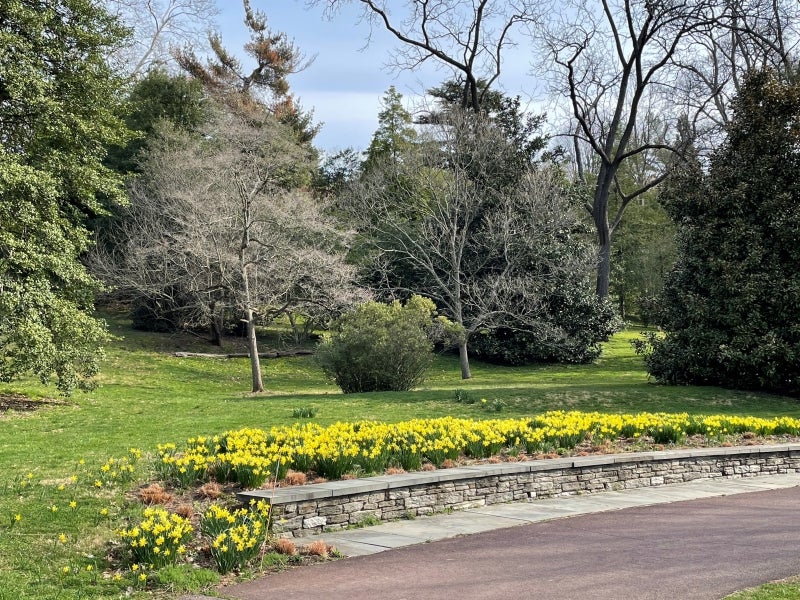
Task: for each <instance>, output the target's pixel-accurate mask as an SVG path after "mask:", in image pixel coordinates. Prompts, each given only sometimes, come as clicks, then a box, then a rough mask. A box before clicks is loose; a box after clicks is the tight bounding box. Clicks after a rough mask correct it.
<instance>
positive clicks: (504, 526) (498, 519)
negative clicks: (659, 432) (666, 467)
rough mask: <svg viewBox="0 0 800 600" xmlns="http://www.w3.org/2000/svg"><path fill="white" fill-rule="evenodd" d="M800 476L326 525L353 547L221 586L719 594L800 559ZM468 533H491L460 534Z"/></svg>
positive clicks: (263, 590) (339, 541)
mask: <svg viewBox="0 0 800 600" xmlns="http://www.w3.org/2000/svg"><path fill="white" fill-rule="evenodd" d="M798 486H800V474H789V475H774V476H764V477H758V478H747V479H727V480H697V481H693V482H691V483H686V484H679V485H670V486H662V487H655V488H640V489H634V490H624V491H619V492H602V493H597V494H591V495H584V496H569V497H562V498H553V499H548V500H538V501H534V502H527V503H512V504H501V505H493V506H487V507H482V508H477V509H470V510H466V511H461V512H454V513H452V514H440V515H434V516H431V517H422V518H418V519H415V520H410V521H397V522H393V523H387V524H384V525H377V526H373V527H368V528H364V529H354V530H347V531H342V532H336V533H328V534H324V535H322V536H314V537H309V538H303V541H304V542H308V541H313V540H314V539H323V540H325V542H327V543H328V544H333V545H334V546H336V547H337V548H338V549H339V550H340V551H341V552H343V553H344V554H345V555H347V556H348V557H355V558H348V559H347V560H343V561H336V562H332V563H323V564H319V565H315V566H312V567H305V568H301V569H292V570H288V571H285V572H283V573H279V574H275V575H270V576H268V577H265V578H263V579H259V580H255V581H252V582H248V583H244V584H240V585H235V586H230V587H226V588H222V589H221V590H220V591H219V593H220V595H221V596H222V597H225V598H231V599H236V600H257V599H267V598H281V599H282V600H288V599H291V598H309V599H312V598H337V597H341V598H347V599H348V600H358V599H360V598H364V599H367V598H369V599H387V600H388V599H397V600H400V599H406V598H408V599H411V598H415V599H427V598H431V599H435V598H445V597H448V596H450V597H452V596H458V597H459V600H469V599H471V598H475V599H480V600H486V599H491V598H505V599H507V598H547V599H550V600H557V599H564V600H572V599H574V598H580V597H584V598H593V599H596V600H603V599H607V600H611V599H616V598H620V599H622V598H626V599H628V598H632V599H636V600H644V599H650V598H652V599H661V598H664V599H675V598H681V599H683V600H689V599H695V598H696V599H698V600H699V599H709V600H710V599H715V598H720V597H722V596H724V595H725V594H727V593H729V592H731V591H734V590H736V589H741V588H742V587H747V586H749V585H757V584H759V583H763V582H766V581H770V580H772V579H777V578H780V577H785V576H789V575H792V574H797V573H800V510H798V509H800V488H799V487H798ZM678 502H679V503H680V504H675V503H678ZM620 509H625V510H620ZM564 517H575V518H571V519H564ZM520 525H522V527H517V526H520ZM466 534H482V535H470V536H467V537H458V536H464V535H466ZM437 540H440V541H437ZM425 542H436V543H427V544H426V543H425ZM420 544H424V545H420ZM390 549H391V550H393V551H392V552H385V551H386V550H390ZM371 555H374V556H371ZM201 598H203V597H198V596H193V597H185V598H184V600H200V599H201Z"/></svg>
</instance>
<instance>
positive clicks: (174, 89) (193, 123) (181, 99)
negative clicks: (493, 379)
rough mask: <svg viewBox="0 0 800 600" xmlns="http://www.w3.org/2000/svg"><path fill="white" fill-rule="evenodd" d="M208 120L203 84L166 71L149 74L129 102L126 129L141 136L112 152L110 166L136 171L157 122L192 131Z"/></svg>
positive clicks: (157, 70) (158, 70) (109, 159)
mask: <svg viewBox="0 0 800 600" xmlns="http://www.w3.org/2000/svg"><path fill="white" fill-rule="evenodd" d="M208 118H209V114H208V108H207V104H206V102H205V101H204V93H203V88H202V86H201V85H200V82H199V81H197V80H195V79H190V78H189V77H186V76H182V75H171V74H169V73H168V72H167V71H165V70H163V69H154V70H152V71H149V72H148V73H147V75H145V77H144V78H143V79H141V80H139V81H137V82H136V84H135V85H134V87H133V89H132V90H131V92H130V94H129V96H128V99H127V114H126V118H125V122H126V124H127V126H128V127H129V128H130V129H131V130H133V131H137V132H139V134H140V135H139V136H138V137H137V138H135V139H133V140H131V141H130V142H129V143H128V144H126V145H125V146H123V147H121V148H114V149H112V151H111V152H110V155H109V158H108V160H107V161H106V163H107V164H109V165H110V166H112V167H113V168H114V169H116V170H117V171H119V172H121V173H124V172H127V171H137V170H138V165H137V164H136V157H137V154H139V152H141V151H142V149H143V148H145V146H146V144H147V138H148V137H149V136H150V135H152V134H153V133H154V130H155V128H156V125H157V123H159V122H160V121H167V122H169V123H171V124H172V125H173V126H174V127H175V128H177V129H181V130H185V131H193V130H195V129H196V128H197V127H199V126H200V125H201V124H203V123H205V122H206V121H207V120H208Z"/></svg>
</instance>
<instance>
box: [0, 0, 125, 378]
mask: <svg viewBox="0 0 800 600" xmlns="http://www.w3.org/2000/svg"><path fill="white" fill-rule="evenodd" d="M123 35H124V31H122V30H121V29H119V27H118V26H117V25H116V23H115V22H114V21H113V20H112V19H111V18H110V17H109V16H108V15H107V14H106V13H105V12H104V11H103V10H101V9H100V8H98V6H97V4H96V3H93V2H87V1H85V0H58V1H53V2H30V1H27V0H7V1H6V2H4V3H3V9H2V11H0V139H2V142H3V143H2V146H0V380H2V381H10V380H12V379H13V378H15V377H17V376H20V375H23V374H29V373H30V374H35V375H37V376H39V377H40V378H41V379H42V381H45V382H47V381H48V380H49V379H50V378H51V377H53V376H55V377H56V379H57V382H56V383H57V386H58V388H59V389H60V390H61V391H62V392H64V393H69V392H70V391H72V390H73V389H74V388H75V387H88V386H89V385H90V379H91V376H92V375H94V374H95V373H96V371H97V369H98V365H99V360H100V358H101V355H102V353H101V350H100V344H101V343H102V342H103V341H105V340H106V339H107V332H106V328H105V325H104V324H103V323H102V322H101V321H99V320H97V319H95V318H94V317H93V316H92V310H93V300H94V294H95V292H96V291H97V290H98V288H99V284H98V282H97V281H96V280H95V279H93V278H92V277H91V276H90V275H89V274H88V273H87V272H86V270H85V269H84V267H83V266H82V265H81V263H80V261H79V258H80V256H81V255H82V254H83V253H84V252H85V251H86V250H87V249H88V248H89V246H90V240H91V238H90V235H89V233H88V231H87V229H86V220H87V218H88V217H91V216H94V215H96V214H98V213H101V212H103V210H104V207H105V205H107V204H108V203H109V202H112V201H115V200H118V201H121V200H122V198H123V197H122V192H121V186H120V183H121V182H120V180H119V177H118V176H117V175H116V174H115V173H114V172H113V171H112V170H111V169H109V168H108V167H106V166H104V165H103V159H104V157H105V154H106V150H105V149H106V148H107V147H108V146H109V145H112V144H117V145H123V144H124V143H125V139H124V138H125V133H126V129H125V127H124V125H123V123H122V122H121V121H120V119H119V118H118V116H117V115H118V114H119V112H120V111H119V107H118V106H117V101H116V99H117V98H118V97H119V93H118V92H119V81H118V80H117V79H116V78H115V77H114V76H113V74H112V73H111V72H110V70H109V68H108V66H107V64H106V62H105V59H104V57H105V56H106V55H107V54H108V51H109V49H110V48H112V47H114V46H115V45H116V44H117V43H118V42H119V40H120V39H121V38H122V36H123Z"/></svg>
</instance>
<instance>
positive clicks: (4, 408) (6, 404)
mask: <svg viewBox="0 0 800 600" xmlns="http://www.w3.org/2000/svg"><path fill="white" fill-rule="evenodd" d="M57 404H65V402H64V401H63V400H53V399H51V398H48V399H40V400H33V399H31V398H28V397H27V396H23V395H22V394H2V393H0V414H2V413H7V412H9V411H15V412H32V411H35V410H39V409H40V408H42V407H44V406H53V405H57Z"/></svg>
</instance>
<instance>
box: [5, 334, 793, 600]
mask: <svg viewBox="0 0 800 600" xmlns="http://www.w3.org/2000/svg"><path fill="white" fill-rule="evenodd" d="M111 326H112V330H113V331H114V333H116V334H117V335H119V336H120V337H121V339H119V340H117V341H115V342H113V343H112V344H111V345H110V347H109V348H108V358H107V361H106V362H105V364H104V368H103V371H102V374H101V376H100V377H99V380H98V382H99V387H98V388H97V389H96V390H95V391H93V392H91V393H88V394H76V395H75V396H73V397H72V398H69V399H67V400H63V401H61V403H59V404H43V406H42V408H41V409H40V410H37V411H35V412H31V413H9V414H5V415H2V416H0V469H2V473H3V475H2V479H3V482H2V483H0V600H5V599H6V598H8V599H9V600H10V599H14V600H17V599H22V598H87V597H118V596H119V595H120V593H121V592H120V586H119V585H114V584H113V582H107V583H104V582H103V579H102V577H101V576H100V575H99V574H98V572H97V571H98V570H101V569H102V560H103V557H102V556H99V555H97V551H98V548H102V547H103V544H104V541H105V540H104V539H100V538H98V539H84V537H82V534H81V531H82V528H83V527H86V526H87V524H88V525H96V524H97V523H96V521H97V519H98V517H97V514H98V512H97V511H99V510H101V509H102V508H103V507H106V508H108V507H110V509H111V511H112V513H114V514H116V515H123V516H124V514H125V511H126V510H127V508H126V506H125V503H124V501H123V500H121V499H120V496H119V495H116V496H114V495H110V492H109V493H106V492H102V493H101V492H98V493H97V494H94V495H92V497H91V498H90V499H89V500H88V501H86V505H85V506H84V505H82V506H81V507H80V508H79V509H78V510H74V511H73V512H70V511H68V510H67V509H66V507H68V500H69V498H68V496H69V493H70V490H69V486H68V488H67V490H66V492H64V493H60V492H59V491H58V489H57V482H59V481H61V480H63V478H65V477H69V475H70V474H71V473H72V471H73V470H75V469H76V468H77V467H76V464H77V461H79V460H84V461H85V463H86V465H99V464H102V462H103V461H105V460H106V459H107V458H108V457H111V456H121V455H124V454H125V453H126V452H127V451H128V449H129V448H131V447H137V448H141V449H142V450H143V451H144V452H145V453H148V452H150V453H152V452H154V450H155V447H156V445H157V444H159V443H163V442H177V443H182V442H184V441H185V440H186V439H187V438H189V437H192V436H195V435H200V434H214V433H220V432H222V431H225V430H228V429H233V428H239V427H244V426H250V427H260V428H266V427H270V426H272V425H286V424H290V423H292V422H293V421H295V420H296V419H294V418H293V416H292V412H293V410H294V409H297V408H305V407H310V408H313V409H315V411H316V412H315V414H316V416H315V418H314V419H313V420H314V421H315V422H318V423H320V424H322V425H326V424H330V423H333V422H336V421H344V420H347V421H350V420H360V419H376V420H384V421H401V420H405V419H411V418H427V417H440V416H445V415H453V416H457V417H467V418H478V419H479V418H493V417H498V416H503V417H519V416H528V415H533V414H536V413H541V412H545V411H548V410H557V409H564V410H583V411H601V412H615V413H620V412H626V413H628V412H640V411H649V412H688V413H692V414H741V415H754V416H764V417H773V416H780V415H788V416H794V417H800V402H798V400H797V399H792V398H786V397H781V396H773V395H768V394H759V393H750V392H739V391H732V390H725V389H720V388H713V387H662V386H657V385H653V384H651V383H649V382H648V379H647V375H646V373H645V372H644V369H643V365H642V362H641V360H640V359H639V358H638V357H637V356H636V355H635V354H634V353H633V351H632V349H631V346H630V340H631V339H632V338H633V337H635V336H636V335H638V333H637V332H636V331H626V332H623V333H620V334H618V335H617V336H615V337H614V338H613V339H612V340H611V341H610V342H609V343H608V344H606V346H605V350H604V353H603V356H602V357H601V358H600V359H599V360H598V361H597V362H596V363H595V364H591V365H570V366H563V365H544V366H533V367H518V368H511V367H499V366H493V365H487V364H482V363H475V364H474V365H473V379H471V380H469V381H462V380H461V379H460V377H459V373H460V371H459V367H458V360H457V358H456V357H452V356H442V357H439V358H438V359H437V361H436V363H435V364H434V366H433V368H432V369H431V372H430V377H429V378H428V380H427V381H426V382H425V384H424V386H423V387H421V388H419V389H417V390H414V391H411V392H406V393H388V392H385V393H369V394H352V395H342V394H341V393H340V392H339V391H338V389H337V388H336V387H335V386H334V385H333V384H331V383H330V382H328V381H326V380H325V379H324V377H323V375H322V373H321V371H320V370H319V369H318V368H317V367H316V365H315V363H314V361H313V359H312V358H310V357H298V358H284V359H271V360H265V361H263V369H264V383H265V387H266V389H267V390H268V391H267V392H265V393H263V394H259V395H252V394H250V393H249V391H248V390H249V385H250V373H249V363H248V361H247V359H208V358H176V357H174V356H172V352H173V351H176V350H193V351H204V352H209V351H213V349H211V348H210V347H209V346H207V345H205V344H204V343H203V342H202V341H200V340H198V339H196V338H191V337H187V336H171V335H156V334H144V333H141V332H135V331H132V330H130V329H129V328H128V327H127V324H126V323H125V322H124V320H121V319H119V318H113V319H111ZM240 343H241V342H240V341H236V340H233V341H232V345H233V346H236V345H239V344H240ZM457 389H462V390H465V391H467V392H468V393H469V394H470V395H472V396H473V397H475V398H486V399H487V400H488V403H487V405H488V406H491V405H495V406H496V405H498V404H499V405H500V406H501V407H502V412H500V413H497V412H488V411H487V410H486V407H485V406H484V405H482V404H481V403H480V402H477V403H475V404H465V403H458V402H456V399H455V391H456V390H457ZM2 393H23V394H26V395H29V396H31V397H34V398H42V399H44V398H47V397H48V396H52V395H53V394H54V392H53V390H52V389H51V388H45V387H43V386H41V385H38V384H37V383H35V382H31V381H25V382H19V383H14V384H5V385H0V394H2ZM495 400H497V401H498V402H497V403H495V402H494V401H495ZM85 468H89V467H85ZM29 473H30V474H31V478H30V481H31V482H32V484H33V485H31V486H29V487H27V488H24V489H23V488H21V487H20V482H21V481H24V480H25V479H26V478H27V475H28V474H29ZM59 494H60V495H59ZM53 498H56V500H57V501H54V500H53ZM54 502H55V505H56V506H57V508H58V512H53V511H52V506H53V505H54ZM82 502H84V501H83V500H82ZM17 514H20V515H21V517H22V520H21V521H20V522H19V523H15V522H14V517H15V515H17ZM95 530H96V528H95ZM100 532H101V533H102V534H103V535H105V536H107V537H106V538H105V539H111V537H113V532H112V531H111V525H109V528H108V529H107V530H105V531H104V530H103V529H102V527H101V528H100ZM61 533H65V534H66V536H67V537H68V538H69V542H70V543H69V544H68V545H67V544H62V543H60V542H59V541H58V537H59V535H60V534H61ZM97 535H100V534H97ZM101 537H102V536H101ZM62 546H64V547H62ZM67 546H68V547H67ZM87 556H91V558H87ZM59 561H60V562H59ZM92 561H95V562H92ZM62 563H63V566H62ZM53 565H55V566H53ZM89 566H91V567H92V571H86V570H85V569H86V567H89ZM54 568H61V569H64V568H68V569H69V574H64V576H55V575H54V574H53V569H54ZM176 577H177V576H176ZM776 597H777V596H776Z"/></svg>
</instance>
